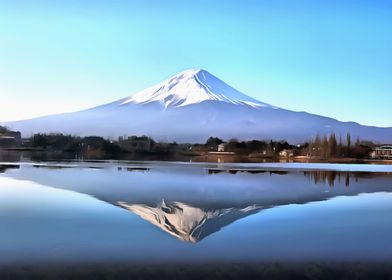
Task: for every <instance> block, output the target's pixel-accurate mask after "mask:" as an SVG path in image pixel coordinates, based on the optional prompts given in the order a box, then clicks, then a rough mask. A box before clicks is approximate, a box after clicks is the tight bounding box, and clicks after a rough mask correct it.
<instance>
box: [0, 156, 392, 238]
mask: <svg viewBox="0 0 392 280" xmlns="http://www.w3.org/2000/svg"><path fill="white" fill-rule="evenodd" d="M36 166H39V167H41V168H35V167H34V166H32V165H31V166H30V165H27V166H26V165H20V169H18V170H16V171H15V172H8V171H6V172H5V174H2V175H1V176H8V177H11V178H13V179H17V180H27V181H32V182H35V183H38V184H40V185H44V186H48V187H52V188H58V189H64V190H69V191H74V192H77V193H82V194H87V195H89V196H91V197H94V198H96V199H99V200H101V201H104V202H107V203H110V204H112V205H115V206H118V207H122V208H124V209H127V210H129V211H131V212H133V213H135V214H136V215H138V216H140V217H142V218H143V219H145V220H146V221H148V222H150V223H151V224H153V225H155V226H157V227H159V228H160V229H162V230H163V231H165V232H166V233H169V234H170V235H172V236H175V237H177V238H179V239H181V240H185V241H188V242H198V241H200V240H202V239H203V238H205V237H207V236H208V235H210V234H213V233H215V232H217V231H219V230H220V229H221V228H223V227H225V226H227V225H229V224H231V223H233V222H234V221H236V220H239V219H243V218H245V217H247V216H249V215H252V214H255V213H257V212H259V211H260V210H261V209H265V208H271V207H275V206H280V205H288V204H304V203H308V202H314V201H323V200H327V199H331V198H334V197H337V196H356V195H358V194H361V193H374V192H391V190H392V174H391V173H368V172H335V171H295V172H288V171H284V172H270V171H265V172H261V173H256V174H254V173H248V172H243V171H241V172H239V171H238V172H236V173H235V174H231V173H228V172H217V173H214V174H213V175H208V173H206V171H205V170H206V169H205V168H204V166H186V167H184V166H180V167H179V166H174V165H170V164H169V165H150V166H148V168H147V167H146V166H139V167H138V166H126V167H125V168H119V166H117V165H111V166H104V167H103V166H101V169H95V168H85V167H83V168H80V167H76V168H59V167H61V166H56V168H54V169H50V168H46V166H44V165H36ZM134 167H135V168H136V170H137V172H129V171H128V169H127V168H131V170H132V171H134V170H135V168H134ZM5 168H8V167H7V166H6V167H3V172H4V171H5ZM140 171H141V172H140ZM315 185H316V186H317V187H315ZM348 185H350V187H349V188H347V187H346V186H348ZM331 186H333V188H331ZM163 199H164V200H163Z"/></svg>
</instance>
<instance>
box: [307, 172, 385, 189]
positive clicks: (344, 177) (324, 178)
mask: <svg viewBox="0 0 392 280" xmlns="http://www.w3.org/2000/svg"><path fill="white" fill-rule="evenodd" d="M304 175H305V177H308V178H310V179H311V180H312V181H313V182H314V183H315V184H319V183H322V184H328V185H329V186H330V187H333V186H334V185H335V184H336V183H338V184H343V183H344V185H345V186H346V187H349V186H350V182H352V180H354V181H355V182H358V181H359V180H360V179H364V178H373V177H376V176H378V177H379V176H392V174H391V173H372V172H338V171H325V170H323V171H304Z"/></svg>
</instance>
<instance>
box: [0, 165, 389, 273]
mask: <svg viewBox="0 0 392 280" xmlns="http://www.w3.org/2000/svg"><path fill="white" fill-rule="evenodd" d="M391 221H392V166H391V165H355V164H352V165H345V164H296V163H292V164H290V163H288V164H279V163H265V164H251V163H249V164H240V163H237V164H236V163H232V164H216V163H215V164H214V163H185V162H159V161H155V162H153V161H149V162H137V161H90V162H80V161H74V162H72V161H71V162H31V161H22V162H2V163H0V223H1V228H2V230H1V231H0V267H1V268H2V269H3V270H4V271H7V273H10V271H16V268H20V267H29V268H35V267H36V268H40V269H44V268H45V267H47V266H48V265H51V266H53V267H57V268H58V267H73V266H78V267H84V266H85V267H87V266H89V267H103V266H110V265H113V266H121V267H122V268H123V267H124V266H135V267H139V268H140V267H174V268H175V267H186V266H188V265H191V266H192V267H197V266H198V265H200V266H211V265H216V266H220V267H223V268H222V270H223V271H225V268H224V267H230V266H232V265H236V267H241V266H242V265H243V266H244V267H245V266H249V265H253V264H254V265H257V264H279V265H284V264H289V265H295V264H299V263H300V264H309V263H311V264H314V263H316V264H331V263H332V264H346V263H350V264H353V263H354V264H358V263H359V264H361V265H365V266H366V265H367V264H380V265H381V266H382V267H385V266H384V265H383V264H391V263H392V222H391ZM12 269H14V270H12ZM41 272H42V270H41Z"/></svg>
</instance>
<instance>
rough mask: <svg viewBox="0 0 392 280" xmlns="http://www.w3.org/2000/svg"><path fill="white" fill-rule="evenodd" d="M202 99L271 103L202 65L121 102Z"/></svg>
mask: <svg viewBox="0 0 392 280" xmlns="http://www.w3.org/2000/svg"><path fill="white" fill-rule="evenodd" d="M203 101H222V102H227V103H231V104H239V105H249V106H251V107H254V108H258V107H271V106H269V105H267V104H265V103H262V102H260V101H257V100H255V99H253V98H250V97H249V96H247V95H245V94H243V93H241V92H239V91H237V90H236V89H234V88H232V87H230V86H229V85H227V84H226V83H224V82H223V81H221V80H219V79H218V78H216V77H215V76H213V75H211V74H210V73H209V72H207V71H205V70H200V69H192V70H187V71H184V72H181V73H179V74H177V75H175V76H173V77H171V78H170V79H168V80H165V81H163V82H161V83H159V84H157V85H155V86H153V87H150V88H147V89H145V90H143V91H141V92H139V93H136V94H134V95H132V96H130V97H128V98H125V99H122V100H120V101H119V104H121V105H124V104H128V103H133V104H147V103H150V102H159V103H161V104H162V105H164V106H165V107H181V106H186V105H191V104H197V103H200V102H203Z"/></svg>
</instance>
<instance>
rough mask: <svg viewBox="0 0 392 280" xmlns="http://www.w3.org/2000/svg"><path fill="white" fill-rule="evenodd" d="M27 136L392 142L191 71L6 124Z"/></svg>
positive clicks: (390, 134)
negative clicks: (116, 96) (107, 99)
mask: <svg viewBox="0 0 392 280" xmlns="http://www.w3.org/2000/svg"><path fill="white" fill-rule="evenodd" d="M6 125H7V126H9V127H10V128H12V129H16V130H20V131H21V132H22V133H23V135H24V136H28V135H31V134H32V133H37V132H62V133H71V134H77V135H81V136H84V135H100V136H104V137H118V136H120V135H141V134H146V135H149V136H152V137H153V138H155V139H157V140H166V141H179V142H204V141H205V140H206V139H207V138H208V137H209V136H217V137H221V138H225V139H229V138H239V139H271V138H272V139H287V140H288V141H291V142H301V141H306V140H308V139H309V138H310V137H313V136H315V135H316V134H317V133H320V134H328V133H330V132H335V133H336V134H338V135H339V134H340V135H345V134H346V133H347V132H350V133H351V134H352V136H353V137H354V138H355V137H360V138H363V139H369V140H374V141H378V142H382V143H387V142H391V141H392V128H378V127H371V126H361V125H359V124H357V123H354V122H339V121H337V120H334V119H331V118H327V117H322V116H318V115H313V114H309V113H305V112H294V111H289V110H285V109H281V108H277V107H274V106H272V105H269V104H266V103H263V102H260V101H258V100H255V99H253V98H251V97H249V96H247V95H245V94H243V93H241V92H239V91H237V90H235V89H234V88H232V87H230V86H229V85H227V84H225V83H224V82H223V81H221V80H219V79H218V78H216V77H215V76H213V75H212V74H210V73H208V72H207V71H205V70H194V69H192V70H187V71H184V72H182V73H180V74H178V75H175V76H173V77H172V78H170V79H168V80H165V81H163V82H161V83H159V84H157V85H156V86H153V87H150V88H148V89H146V90H143V91H141V92H139V93H136V94H134V95H132V96H130V97H126V98H123V99H120V100H117V101H114V102H112V103H109V104H104V105H101V106H98V107H94V108H91V109H88V110H84V111H79V112H74V113H67V114H59V115H52V116H46V117H41V118H36V119H31V120H24V121H17V122H9V123H6Z"/></svg>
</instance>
